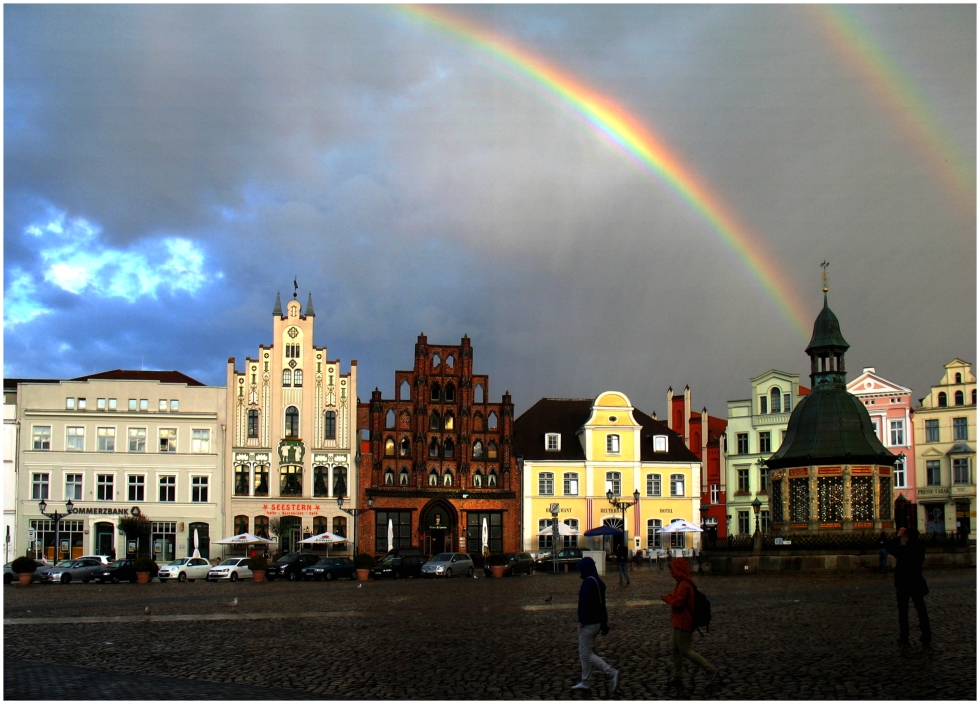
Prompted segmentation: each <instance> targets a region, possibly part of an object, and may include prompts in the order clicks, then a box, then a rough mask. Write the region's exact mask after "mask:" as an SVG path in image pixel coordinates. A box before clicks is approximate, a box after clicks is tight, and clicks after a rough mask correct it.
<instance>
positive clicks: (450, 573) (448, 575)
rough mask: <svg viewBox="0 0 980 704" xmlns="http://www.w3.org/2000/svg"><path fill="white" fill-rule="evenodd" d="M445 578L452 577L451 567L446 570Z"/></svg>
mask: <svg viewBox="0 0 980 704" xmlns="http://www.w3.org/2000/svg"><path fill="white" fill-rule="evenodd" d="M446 576H447V577H452V576H453V570H452V568H451V567H450V568H449V569H448V570H446Z"/></svg>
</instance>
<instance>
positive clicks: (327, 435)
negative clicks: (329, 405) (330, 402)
mask: <svg viewBox="0 0 980 704" xmlns="http://www.w3.org/2000/svg"><path fill="white" fill-rule="evenodd" d="M323 437H324V439H326V440H336V439H337V413H336V411H327V412H325V413H324V414H323Z"/></svg>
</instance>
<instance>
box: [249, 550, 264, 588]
mask: <svg viewBox="0 0 980 704" xmlns="http://www.w3.org/2000/svg"><path fill="white" fill-rule="evenodd" d="M248 568H249V569H250V570H252V581H253V582H264V581H265V573H266V572H268V571H269V561H268V560H266V559H265V556H264V555H253V556H252V557H250V558H248Z"/></svg>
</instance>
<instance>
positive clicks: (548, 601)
mask: <svg viewBox="0 0 980 704" xmlns="http://www.w3.org/2000/svg"><path fill="white" fill-rule="evenodd" d="M544 603H546V604H550V603H551V594H549V595H548V598H547V599H545V600H544Z"/></svg>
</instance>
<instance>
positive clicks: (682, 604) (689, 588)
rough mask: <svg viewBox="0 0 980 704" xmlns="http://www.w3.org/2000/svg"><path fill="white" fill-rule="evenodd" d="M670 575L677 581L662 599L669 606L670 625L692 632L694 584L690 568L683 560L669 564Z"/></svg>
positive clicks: (678, 559)
mask: <svg viewBox="0 0 980 704" xmlns="http://www.w3.org/2000/svg"><path fill="white" fill-rule="evenodd" d="M670 574H671V576H672V577H673V578H674V579H676V580H677V586H675V587H674V591H672V592H671V593H670V594H664V595H663V596H662V597H660V598H661V599H663V600H664V601H665V602H667V604H668V605H669V606H670V625H671V626H673V627H674V628H680V629H681V630H684V631H687V632H688V633H690V632H691V631H693V630H694V582H693V581H691V566H690V565H689V564H688V563H687V560H685V559H684V558H681V557H679V558H677V559H676V560H672V561H671V563H670Z"/></svg>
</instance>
